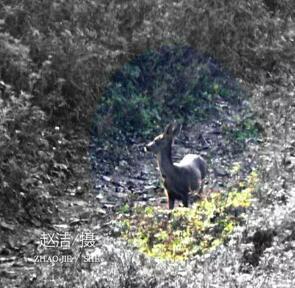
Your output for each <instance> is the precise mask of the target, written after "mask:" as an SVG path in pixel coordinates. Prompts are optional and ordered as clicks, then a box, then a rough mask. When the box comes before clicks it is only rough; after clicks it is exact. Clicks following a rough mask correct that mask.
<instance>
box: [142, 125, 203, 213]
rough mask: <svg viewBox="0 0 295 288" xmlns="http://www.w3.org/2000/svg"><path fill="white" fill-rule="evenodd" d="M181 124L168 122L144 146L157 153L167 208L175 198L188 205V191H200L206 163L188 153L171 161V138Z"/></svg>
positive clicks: (172, 204) (171, 205) (177, 132)
mask: <svg viewBox="0 0 295 288" xmlns="http://www.w3.org/2000/svg"><path fill="white" fill-rule="evenodd" d="M180 130H181V125H179V124H177V123H175V122H173V123H170V124H169V125H168V126H167V127H166V128H165V130H164V132H163V133H162V134H160V135H158V136H157V137H156V138H155V139H154V140H153V141H152V142H150V143H148V144H147V145H146V147H145V150H146V151H150V152H153V153H154V154H156V155H157V160H158V165H159V169H160V172H161V177H162V180H163V182H164V187H165V193H166V196H167V202H168V208H169V209H173V208H174V202H175V200H181V201H182V203H183V206H184V207H188V194H189V192H196V193H198V194H200V193H202V190H203V180H204V178H205V176H206V173H207V163H206V161H205V160H204V159H203V158H202V157H201V156H199V155H195V154H188V155H186V156H184V157H183V159H182V160H181V161H180V162H179V163H173V162H172V157H171V150H172V144H173V139H174V138H175V136H177V135H178V134H179V132H180Z"/></svg>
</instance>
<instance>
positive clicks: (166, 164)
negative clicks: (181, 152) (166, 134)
mask: <svg viewBox="0 0 295 288" xmlns="http://www.w3.org/2000/svg"><path fill="white" fill-rule="evenodd" d="M171 146H172V143H171V144H170V145H169V146H168V147H167V148H166V149H163V150H162V151H161V152H160V153H159V154H158V155H157V158H158V164H159V168H160V171H161V175H162V177H163V178H166V177H171V176H173V175H174V170H175V167H174V165H173V162H172V155H171V150H172V147H171Z"/></svg>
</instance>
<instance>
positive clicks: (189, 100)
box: [95, 46, 242, 135]
mask: <svg viewBox="0 0 295 288" xmlns="http://www.w3.org/2000/svg"><path fill="white" fill-rule="evenodd" d="M241 96H242V92H241V90H239V87H238V85H237V84H236V83H235V82H234V81H233V80H232V79H231V78H230V77H229V76H228V75H227V73H225V72H224V71H223V70H222V69H221V68H220V66H218V64H217V63H216V62H215V61H213V60H212V59H211V58H209V57H206V56H203V55H201V54H199V53H197V52H196V51H194V50H193V49H191V48H188V47H177V46H171V47H169V46H165V47H162V48H160V49H159V50H156V51H149V52H146V53H144V54H141V55H139V56H137V57H135V58H134V59H133V60H131V61H130V62H129V63H127V64H125V65H124V66H123V67H122V68H121V69H120V70H119V71H118V72H116V73H115V75H114V76H113V77H112V81H111V83H110V84H109V86H108V87H107V88H106V91H105V93H104V95H103V97H102V98H101V99H100V101H99V104H98V111H97V118H96V120H95V124H97V122H102V123H103V121H101V119H103V115H109V116H110V117H111V121H112V125H111V127H113V128H115V129H117V130H119V131H122V132H123V133H126V132H127V133H128V132H130V133H133V134H136V133H137V134H139V135H145V134H147V133H149V132H150V131H152V129H155V128H157V127H159V125H160V123H162V122H163V121H164V122H167V121H169V120H171V119H175V118H181V119H184V120H192V119H197V120H198V121H200V120H204V119H207V118H208V117H209V116H210V115H211V113H216V112H218V109H217V105H216V104H217V103H218V101H229V102H238V101H239V100H240V99H241ZM98 119H100V121H98ZM111 127H110V128H111Z"/></svg>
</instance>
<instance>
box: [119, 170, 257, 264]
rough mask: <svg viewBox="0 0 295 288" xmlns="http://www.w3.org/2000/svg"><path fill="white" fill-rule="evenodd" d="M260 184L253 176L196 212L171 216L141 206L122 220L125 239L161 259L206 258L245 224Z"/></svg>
mask: <svg viewBox="0 0 295 288" xmlns="http://www.w3.org/2000/svg"><path fill="white" fill-rule="evenodd" d="M257 181H258V176H257V173H256V172H252V173H251V174H250V175H249V176H248V178H247V179H246V180H245V181H239V183H238V184H239V185H238V187H237V188H235V187H232V190H230V191H229V192H227V193H220V192H214V193H212V194H211V195H210V197H209V198H208V199H206V200H201V201H199V202H197V203H195V204H194V205H193V207H192V208H176V209H174V210H173V211H171V212H168V211H167V210H162V209H156V208H154V207H140V206H137V207H135V208H133V209H131V210H129V211H128V213H127V214H126V213H123V214H122V213H121V214H120V215H119V216H118V221H119V222H120V223H122V226H123V227H124V229H121V235H122V237H123V238H125V239H127V240H128V241H129V242H130V243H132V244H134V245H135V246H136V247H138V249H139V250H140V251H141V252H143V253H145V254H147V255H149V256H151V257H156V258H159V259H167V260H174V261H175V260H185V259H187V258H189V257H191V256H193V255H195V254H204V253H206V252H208V251H211V250H213V249H215V248H216V247H217V246H219V245H220V244H222V243H224V242H225V241H226V240H227V239H228V236H229V235H230V234H231V233H232V232H233V230H234V227H235V226H237V225H239V224H241V223H242V222H243V220H244V215H243V212H244V211H245V209H246V208H248V207H249V206H250V205H251V198H252V193H253V191H254V189H255V186H256V184H257ZM124 211H125V208H124Z"/></svg>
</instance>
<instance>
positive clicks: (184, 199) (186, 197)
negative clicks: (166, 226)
mask: <svg viewBox="0 0 295 288" xmlns="http://www.w3.org/2000/svg"><path fill="white" fill-rule="evenodd" d="M182 203H183V206H184V207H188V195H184V196H183V197H182Z"/></svg>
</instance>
